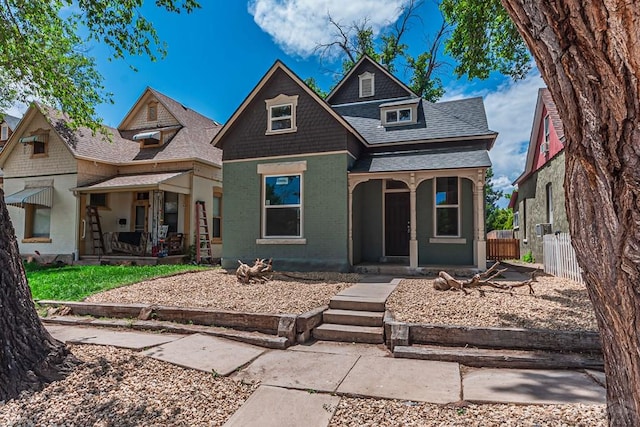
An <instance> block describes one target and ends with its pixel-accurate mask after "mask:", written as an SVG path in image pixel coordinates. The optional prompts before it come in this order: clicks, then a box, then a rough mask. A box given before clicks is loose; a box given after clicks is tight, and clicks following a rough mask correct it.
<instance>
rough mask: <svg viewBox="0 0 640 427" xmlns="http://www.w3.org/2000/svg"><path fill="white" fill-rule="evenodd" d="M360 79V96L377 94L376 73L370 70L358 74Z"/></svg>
mask: <svg viewBox="0 0 640 427" xmlns="http://www.w3.org/2000/svg"><path fill="white" fill-rule="evenodd" d="M358 79H359V81H360V93H359V95H360V98H366V97H369V96H373V95H375V74H373V73H370V72H368V71H366V72H364V73H362V74H360V75H359V76H358Z"/></svg>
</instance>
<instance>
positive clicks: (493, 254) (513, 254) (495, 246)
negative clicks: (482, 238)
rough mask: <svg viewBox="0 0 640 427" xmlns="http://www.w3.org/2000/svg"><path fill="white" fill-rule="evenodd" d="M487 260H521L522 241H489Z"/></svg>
mask: <svg viewBox="0 0 640 427" xmlns="http://www.w3.org/2000/svg"><path fill="white" fill-rule="evenodd" d="M487 259H490V260H493V261H504V260H507V259H520V241H519V240H518V239H487Z"/></svg>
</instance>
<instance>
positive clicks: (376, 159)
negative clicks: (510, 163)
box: [351, 147, 491, 172]
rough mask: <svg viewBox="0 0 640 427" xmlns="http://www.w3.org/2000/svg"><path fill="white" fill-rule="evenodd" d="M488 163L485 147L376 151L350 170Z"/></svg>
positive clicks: (462, 165) (485, 165) (484, 165)
mask: <svg viewBox="0 0 640 427" xmlns="http://www.w3.org/2000/svg"><path fill="white" fill-rule="evenodd" d="M489 166H491V160H490V159H489V152H488V151H487V150H486V149H484V147H457V148H451V149H443V148H436V149H431V150H419V151H409V152H397V153H382V154H374V155H370V156H366V157H363V158H361V159H359V160H358V161H357V162H356V164H355V165H354V166H353V169H352V170H351V172H395V171H421V170H437V169H462V168H478V167H489Z"/></svg>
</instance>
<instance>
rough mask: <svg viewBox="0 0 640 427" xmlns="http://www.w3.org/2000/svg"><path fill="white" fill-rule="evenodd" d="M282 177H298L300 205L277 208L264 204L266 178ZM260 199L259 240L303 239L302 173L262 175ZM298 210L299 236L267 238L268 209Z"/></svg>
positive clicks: (279, 206)
mask: <svg viewBox="0 0 640 427" xmlns="http://www.w3.org/2000/svg"><path fill="white" fill-rule="evenodd" d="M283 176H299V177H300V203H297V204H289V205H278V206H269V205H267V204H266V203H265V202H266V197H267V178H274V177H283ZM261 193H262V199H261V202H260V204H261V209H260V210H261V212H262V218H261V230H260V240H271V239H279V240H296V241H298V240H300V239H303V238H304V207H303V205H304V203H303V202H304V175H303V173H302V172H290V173H289V172H285V173H277V174H263V175H262V191H261ZM295 207H297V208H299V209H300V234H299V235H297V236H286V235H285V236H282V235H278V236H267V210H268V209H279V208H295Z"/></svg>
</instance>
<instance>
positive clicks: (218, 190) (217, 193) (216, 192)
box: [211, 187, 224, 243]
mask: <svg viewBox="0 0 640 427" xmlns="http://www.w3.org/2000/svg"><path fill="white" fill-rule="evenodd" d="M213 198H214V199H216V198H218V199H220V201H219V205H218V206H219V207H220V208H219V209H220V212H218V213H219V215H218V216H214V215H213V204H212V205H211V243H222V236H223V230H222V219H223V218H224V211H223V209H224V204H223V203H224V201H223V199H222V187H213ZM216 218H217V219H219V220H220V236H214V235H213V232H214V227H213V220H214V219H216Z"/></svg>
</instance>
